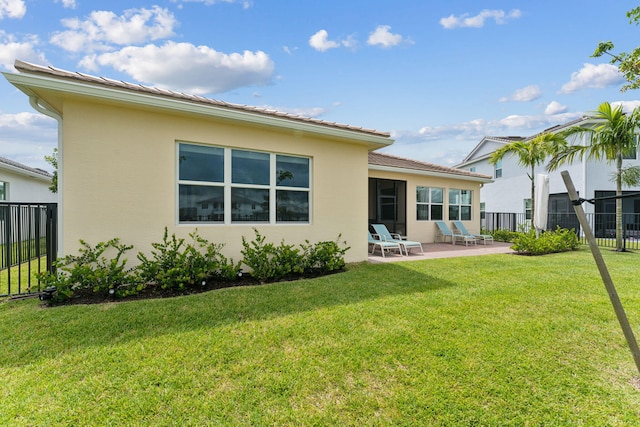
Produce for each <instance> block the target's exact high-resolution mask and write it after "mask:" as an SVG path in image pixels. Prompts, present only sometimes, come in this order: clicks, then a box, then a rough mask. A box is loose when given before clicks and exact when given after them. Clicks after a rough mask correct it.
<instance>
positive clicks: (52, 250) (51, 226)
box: [46, 203, 58, 273]
mask: <svg viewBox="0 0 640 427" xmlns="http://www.w3.org/2000/svg"><path fill="white" fill-rule="evenodd" d="M46 214H47V226H46V242H47V249H46V250H47V271H50V272H52V273H55V272H56V265H55V261H56V259H57V258H58V205H57V204H55V203H48V204H47V209H46Z"/></svg>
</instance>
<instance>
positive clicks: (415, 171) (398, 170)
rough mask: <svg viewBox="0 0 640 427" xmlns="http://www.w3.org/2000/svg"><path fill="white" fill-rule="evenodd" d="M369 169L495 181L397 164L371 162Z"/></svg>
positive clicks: (474, 180) (481, 181)
mask: <svg viewBox="0 0 640 427" xmlns="http://www.w3.org/2000/svg"><path fill="white" fill-rule="evenodd" d="M369 170H375V171H382V172H395V173H406V174H411V175H421V176H432V177H437V178H449V179H452V178H455V179H459V180H462V181H472V182H480V183H483V184H487V183H490V182H493V179H491V178H483V177H480V176H469V175H464V174H460V175H458V174H455V173H449V172H437V171H425V170H417V169H410V168H399V167H395V166H382V165H372V164H369Z"/></svg>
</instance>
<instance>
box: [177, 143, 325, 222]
mask: <svg viewBox="0 0 640 427" xmlns="http://www.w3.org/2000/svg"><path fill="white" fill-rule="evenodd" d="M181 146H199V147H210V148H214V149H222V150H223V158H224V160H223V171H224V173H223V175H224V178H223V180H222V181H221V182H213V181H212V182H209V181H189V180H181V179H180V147H181ZM234 151H237V152H242V151H244V152H249V153H258V154H261V155H264V154H266V155H268V159H269V182H268V183H267V184H265V183H259V184H251V183H242V182H233V160H232V159H233V153H234ZM283 157H284V158H298V159H305V160H306V162H301V163H303V164H304V163H306V167H307V174H308V176H307V177H306V184H307V185H306V187H305V186H301V185H300V184H299V183H296V186H287V185H286V184H284V185H281V184H279V183H278V179H277V176H276V175H277V173H278V171H277V167H276V165H277V164H278V160H279V159H280V160H281V161H282V158H283ZM312 177H313V158H312V157H311V156H303V155H297V154H289V153H279V152H270V151H262V150H253V149H247V148H237V147H228V146H220V145H208V144H200V143H194V142H188V141H176V202H175V203H176V214H175V215H176V224H177V225H179V226H189V225H191V226H208V225H252V224H255V225H311V224H312V218H313V216H312V214H313V206H312V182H313V179H312ZM186 185H191V186H197V187H217V188H222V190H223V201H222V205H223V206H222V211H223V212H224V213H223V219H222V220H218V221H216V220H207V221H198V220H191V221H188V220H181V207H180V188H181V186H186ZM234 189H238V190H262V191H264V190H267V191H268V195H269V196H268V198H269V199H268V206H269V207H268V212H267V218H268V220H265V221H260V220H254V219H251V220H246V221H244V220H238V219H234V205H236V206H237V205H238V202H237V201H236V200H234V199H233V193H234ZM283 191H287V192H296V193H298V194H299V193H304V194H306V205H307V206H306V207H307V212H306V220H300V221H297V220H287V221H285V220H282V219H279V218H278V207H279V206H278V194H279V192H283ZM302 199H303V200H304V197H302ZM207 203H208V204H209V205H210V206H214V208H215V206H216V205H218V203H219V202H215V203H214V202H207ZM303 203H304V201H303ZM256 207H257V203H253V204H252V205H251V210H250V211H251V212H255V211H256V209H255V208H256ZM184 209H186V208H184ZM236 215H237V213H236ZM302 216H303V217H304V212H303V213H302ZM236 218H237V216H236Z"/></svg>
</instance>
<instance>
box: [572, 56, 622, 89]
mask: <svg viewBox="0 0 640 427" xmlns="http://www.w3.org/2000/svg"><path fill="white" fill-rule="evenodd" d="M623 81H624V77H623V75H622V74H621V73H620V71H618V67H616V66H615V65H611V64H598V65H594V64H588V63H587V64H584V66H583V67H582V69H580V71H576V72H575V73H572V74H571V80H570V81H569V82H568V83H565V84H564V85H562V88H560V93H572V92H575V91H577V90H580V89H585V88H595V89H602V88H605V87H607V86H614V85H617V84H620V83H622V82H623Z"/></svg>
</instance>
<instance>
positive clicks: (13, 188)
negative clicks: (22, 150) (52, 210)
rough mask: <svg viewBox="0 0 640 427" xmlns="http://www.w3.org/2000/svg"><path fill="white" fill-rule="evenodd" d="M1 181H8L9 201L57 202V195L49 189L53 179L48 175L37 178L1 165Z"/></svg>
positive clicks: (7, 197)
mask: <svg viewBox="0 0 640 427" xmlns="http://www.w3.org/2000/svg"><path fill="white" fill-rule="evenodd" d="M0 182H4V183H6V192H7V194H6V197H5V201H7V202H20V203H34V202H37V203H55V202H56V201H57V195H56V194H54V193H52V192H51V191H49V185H51V181H50V180H49V179H47V178H46V177H42V178H36V177H34V176H30V175H29V174H26V173H25V174H22V173H19V172H17V171H14V170H7V169H5V168H3V167H2V166H1V165H0Z"/></svg>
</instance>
